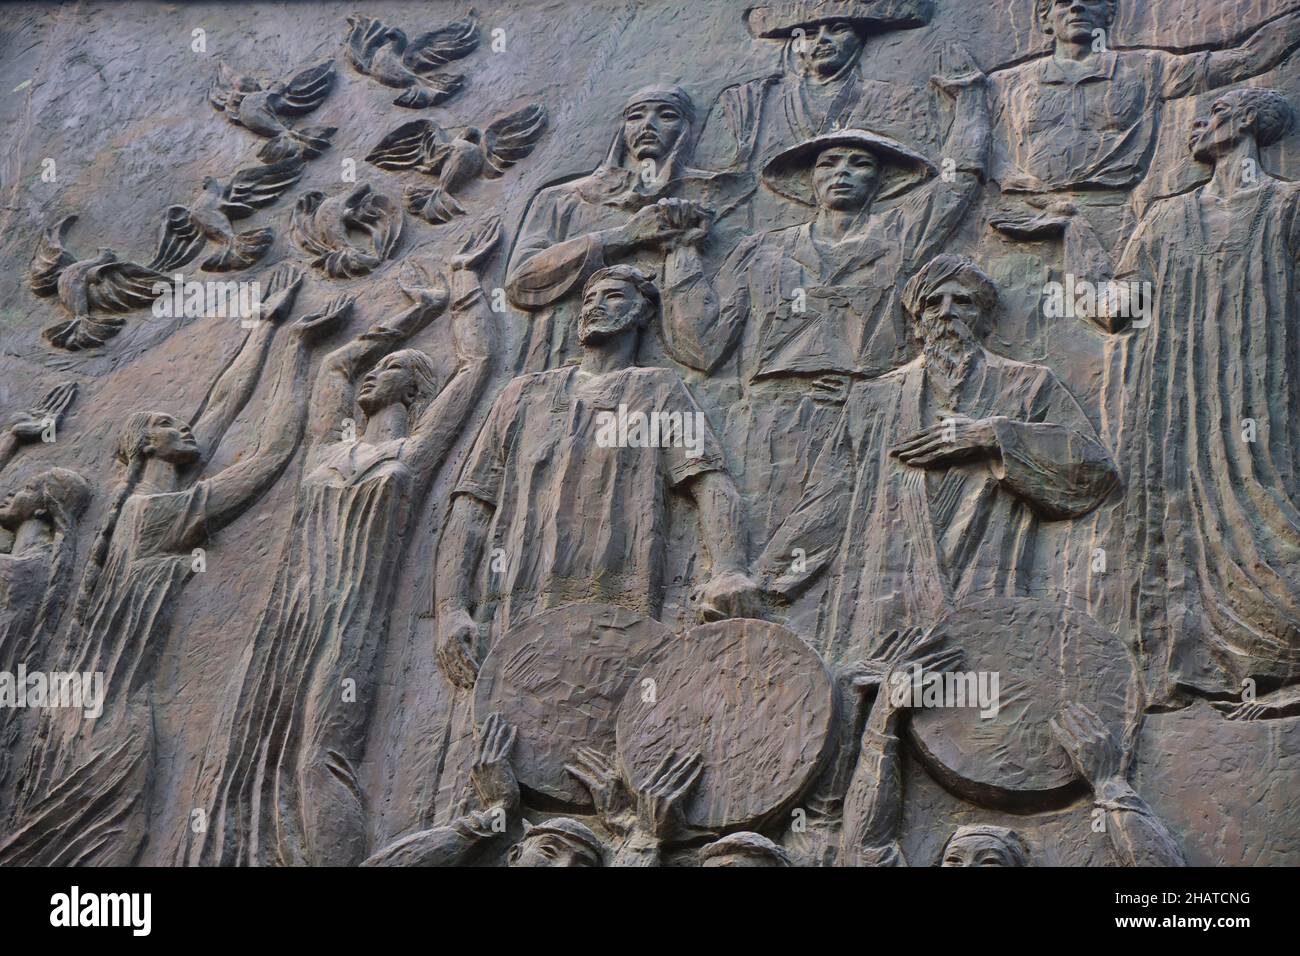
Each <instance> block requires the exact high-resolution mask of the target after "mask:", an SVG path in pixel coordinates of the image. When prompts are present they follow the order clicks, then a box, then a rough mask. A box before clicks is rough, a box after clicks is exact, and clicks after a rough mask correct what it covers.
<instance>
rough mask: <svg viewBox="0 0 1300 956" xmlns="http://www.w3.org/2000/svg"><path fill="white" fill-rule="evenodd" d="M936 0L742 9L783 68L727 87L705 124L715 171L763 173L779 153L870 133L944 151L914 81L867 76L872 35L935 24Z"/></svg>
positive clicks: (834, 0) (825, 0)
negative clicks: (776, 48) (851, 132)
mask: <svg viewBox="0 0 1300 956" xmlns="http://www.w3.org/2000/svg"><path fill="white" fill-rule="evenodd" d="M933 8H934V4H933V2H932V0H796V2H791V0H776V2H772V3H766V4H762V5H759V6H754V7H751V8H750V9H748V10H746V11H745V22H746V25H747V26H748V28H749V31H750V33H752V34H753V35H754V36H755V37H757V38H759V39H761V40H768V41H775V42H778V43H780V44H781V68H780V70H779V71H777V72H774V73H771V74H768V75H767V76H763V77H759V78H757V79H754V80H749V81H747V82H744V83H738V84H736V85H735V86H731V87H728V88H727V89H725V90H723V91H722V93H721V94H720V95H719V97H718V101H717V103H716V105H715V106H714V108H713V110H712V112H711V113H710V115H709V120H708V122H707V123H706V125H705V133H704V138H703V142H704V146H705V149H706V150H707V154H708V155H707V159H708V161H709V165H710V166H712V165H715V164H716V165H718V166H719V167H721V166H728V167H731V168H750V169H755V170H758V169H762V167H763V166H764V164H765V163H766V162H767V161H768V160H770V159H771V158H772V157H773V156H775V155H776V154H777V153H779V152H781V151H782V150H785V149H788V148H790V147H791V146H794V145H795V144H796V143H800V142H803V141H804V140H807V139H811V138H812V137H814V136H820V135H822V134H824V133H829V132H832V131H834V130H837V129H852V128H857V127H864V126H865V127H867V128H870V129H875V130H877V131H878V132H881V133H887V134H889V135H892V136H896V137H900V138H901V137H904V136H906V137H908V138H909V139H911V140H913V141H916V142H919V143H920V144H921V145H922V147H923V148H925V149H927V150H929V149H933V148H935V147H937V146H938V145H939V137H938V135H937V133H935V132H934V127H935V126H936V124H935V122H934V117H933V116H932V111H931V110H930V109H929V103H928V102H927V101H926V100H925V99H924V98H923V97H917V96H916V94H915V90H914V89H913V87H912V86H911V85H910V84H901V83H892V82H888V81H884V80H879V79H870V78H867V77H865V76H864V75H863V71H862V68H861V64H860V60H861V58H862V53H863V50H864V49H865V48H866V46H867V44H868V43H869V41H870V40H871V38H872V37H873V36H876V35H878V34H881V33H883V32H886V31H891V30H899V29H910V28H915V27H921V26H924V25H926V24H927V23H929V21H930V17H931V15H932V13H933Z"/></svg>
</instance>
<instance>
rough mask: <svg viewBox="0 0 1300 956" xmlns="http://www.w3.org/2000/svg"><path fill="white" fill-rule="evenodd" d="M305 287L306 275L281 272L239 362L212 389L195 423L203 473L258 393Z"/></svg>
mask: <svg viewBox="0 0 1300 956" xmlns="http://www.w3.org/2000/svg"><path fill="white" fill-rule="evenodd" d="M301 286H302V272H301V271H299V270H298V269H295V268H293V267H292V266H284V267H282V268H280V269H277V270H276V271H275V272H274V273H272V275H271V279H270V282H269V283H268V284H267V292H268V293H269V294H268V296H267V298H266V300H265V301H264V302H262V303H261V305H260V307H259V310H258V311H259V314H258V316H257V319H256V324H255V325H254V326H253V330H252V331H251V332H249V333H248V335H247V336H246V337H245V338H244V344H243V345H241V346H240V348H239V352H238V353H237V354H236V355H235V359H234V361H233V362H231V363H230V365H229V366H227V367H226V370H225V371H224V372H222V373H221V375H220V376H219V377H218V378H217V381H216V383H215V384H214V385H213V386H212V391H211V393H209V395H208V397H207V399H206V401H205V402H204V406H203V408H202V410H201V411H200V412H199V416H198V420H197V421H195V422H194V425H193V431H194V437H195V439H196V440H197V441H198V445H199V449H200V459H199V461H198V463H197V464H196V466H195V469H196V470H201V469H202V468H203V466H204V465H205V464H207V463H208V461H209V460H211V458H212V456H213V455H214V454H216V451H217V448H218V446H220V444H221V439H222V438H224V437H225V435H226V430H227V429H229V428H230V424H231V422H233V421H234V420H235V419H236V418H237V417H238V416H239V413H240V412H242V411H243V410H244V406H245V405H247V404H248V400H249V399H250V398H252V397H253V392H254V391H255V390H256V389H257V382H258V380H259V379H260V378H261V376H262V366H263V365H264V364H265V363H266V356H267V353H268V352H269V351H270V349H271V340H272V339H273V338H274V337H275V332H276V330H277V329H278V328H279V327H280V325H281V323H282V322H283V321H284V319H285V317H286V316H288V314H289V313H290V311H292V309H293V302H294V299H296V298H297V296H298V290H299V288H300V287H301Z"/></svg>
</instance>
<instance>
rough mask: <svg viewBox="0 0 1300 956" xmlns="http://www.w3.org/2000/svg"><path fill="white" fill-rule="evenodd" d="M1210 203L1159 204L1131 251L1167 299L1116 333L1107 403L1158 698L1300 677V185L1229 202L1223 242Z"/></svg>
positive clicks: (1126, 612) (1129, 586) (1130, 565)
mask: <svg viewBox="0 0 1300 956" xmlns="http://www.w3.org/2000/svg"><path fill="white" fill-rule="evenodd" d="M1203 197H1204V199H1203ZM1203 201H1206V202H1209V201H1214V200H1213V199H1212V198H1211V197H1208V196H1207V194H1206V193H1205V190H1204V189H1198V190H1196V191H1194V192H1191V193H1188V194H1186V195H1182V196H1176V197H1173V198H1170V199H1165V200H1161V201H1160V202H1158V203H1156V204H1154V205H1153V206H1152V207H1151V209H1150V210H1149V212H1148V214H1147V216H1146V217H1145V218H1144V219H1143V222H1142V223H1141V224H1140V225H1139V227H1138V231H1137V232H1136V233H1135V235H1134V237H1133V239H1132V240H1131V242H1130V244H1129V246H1128V248H1127V249H1126V251H1125V253H1124V257H1123V260H1122V262H1121V266H1120V272H1121V274H1123V275H1125V276H1127V277H1128V278H1131V279H1136V280H1146V281H1150V282H1151V283H1152V284H1153V295H1154V309H1153V312H1152V319H1151V324H1150V325H1149V326H1148V327H1146V328H1137V329H1131V330H1129V331H1127V332H1125V333H1123V334H1122V335H1120V336H1119V337H1117V338H1116V339H1115V340H1113V341H1112V345H1111V347H1112V354H1111V360H1112V363H1111V366H1110V368H1111V372H1110V382H1109V383H1108V387H1107V390H1106V393H1105V395H1104V401H1105V403H1106V409H1105V416H1104V417H1105V418H1106V419H1107V421H1109V422H1110V423H1112V426H1116V427H1118V428H1119V431H1118V433H1117V434H1116V437H1115V447H1116V448H1118V449H1119V453H1120V463H1121V469H1122V473H1123V476H1124V479H1125V482H1126V486H1127V487H1126V501H1125V504H1124V505H1123V506H1122V507H1123V509H1124V510H1123V512H1122V514H1123V519H1122V534H1121V536H1120V538H1121V540H1122V542H1123V545H1122V546H1123V548H1124V555H1123V558H1124V567H1125V571H1124V573H1125V586H1124V588H1123V593H1124V597H1125V600H1126V601H1127V604H1126V606H1125V608H1124V609H1123V611H1122V615H1123V620H1124V621H1125V622H1126V623H1127V625H1128V626H1130V627H1132V628H1133V629H1135V631H1136V635H1137V638H1138V640H1139V641H1140V644H1141V648H1142V650H1143V658H1144V663H1145V665H1146V668H1147V677H1148V684H1149V687H1148V691H1149V693H1150V694H1151V696H1153V697H1154V698H1156V699H1160V700H1163V699H1167V698H1168V696H1169V695H1170V694H1172V693H1173V692H1174V691H1175V690H1176V689H1177V688H1180V687H1182V688H1189V689H1192V690H1194V691H1198V692H1201V693H1205V694H1209V695H1236V694H1239V693H1241V690H1242V681H1243V680H1244V679H1245V678H1248V677H1249V678H1253V679H1255V680H1256V681H1258V682H1259V685H1260V690H1267V689H1269V687H1270V686H1277V685H1278V684H1280V683H1287V682H1292V681H1294V680H1295V679H1296V678H1297V676H1300V474H1297V468H1296V465H1297V457H1300V456H1298V455H1297V448H1300V294H1298V293H1297V286H1296V284H1295V282H1294V280H1293V279H1292V276H1293V274H1294V272H1295V266H1296V260H1297V257H1298V256H1300V186H1297V185H1296V184H1293V183H1285V182H1279V181H1276V180H1272V179H1269V178H1263V181H1262V183H1261V184H1260V185H1259V186H1258V187H1256V188H1253V189H1247V190H1243V191H1241V192H1239V193H1237V194H1236V195H1235V196H1234V197H1233V198H1230V199H1226V200H1220V202H1222V204H1223V205H1222V213H1223V221H1224V223H1225V224H1226V225H1225V227H1224V234H1222V235H1217V236H1215V235H1210V232H1209V230H1210V228H1211V227H1210V226H1209V225H1208V224H1207V223H1206V222H1205V221H1204V220H1203V219H1202V215H1201V203H1202V202H1203ZM1250 423H1253V428H1254V430H1255V433H1254V435H1253V436H1251V435H1248V429H1250V428H1251V427H1252V425H1251V424H1250Z"/></svg>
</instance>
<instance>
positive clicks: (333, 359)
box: [186, 220, 500, 866]
mask: <svg viewBox="0 0 1300 956" xmlns="http://www.w3.org/2000/svg"><path fill="white" fill-rule="evenodd" d="M499 236H500V226H499V224H498V223H497V222H496V221H495V220H493V221H492V222H490V223H489V224H488V225H487V226H486V227H485V228H484V229H482V230H480V231H479V232H478V233H477V234H475V235H473V236H471V237H470V239H469V240H468V242H467V243H466V246H465V248H463V249H462V250H461V254H460V255H459V256H457V257H456V258H455V259H453V261H452V279H451V291H452V297H453V302H452V310H453V315H454V318H453V328H452V332H453V339H454V344H455V348H456V353H457V358H458V360H459V368H458V369H457V371H456V372H455V373H454V374H453V375H452V377H451V379H450V380H449V381H448V382H447V383H446V385H445V387H441V385H440V383H439V382H438V381H437V378H438V374H437V370H436V369H435V367H434V366H433V363H432V362H431V361H430V360H429V358H428V357H427V356H426V355H425V354H424V353H423V352H420V351H417V350H415V349H404V350H402V351H399V352H393V353H392V354H388V353H390V352H391V351H392V349H393V347H394V346H395V345H396V344H397V343H399V342H401V341H403V340H405V339H407V338H409V337H410V336H412V335H414V334H416V333H417V332H419V331H420V330H421V329H422V328H424V327H425V326H426V325H427V324H428V323H429V322H430V321H432V319H433V318H434V317H435V316H436V315H437V314H438V313H439V312H440V311H441V310H442V308H443V306H444V305H445V303H446V295H445V293H444V292H437V293H435V292H431V291H429V290H419V291H418V292H417V291H409V290H408V295H411V296H412V298H413V299H414V301H415V305H414V306H413V307H412V308H411V309H409V310H407V311H406V312H404V313H403V314H402V315H400V316H398V317H397V318H395V319H393V320H391V321H390V322H387V323H384V324H379V325H376V326H375V327H373V328H372V329H370V330H369V331H367V332H365V333H363V334H362V335H361V336H359V337H358V338H357V339H355V340H354V341H352V342H350V343H349V344H347V345H345V346H343V347H342V348H340V349H338V350H336V351H335V352H333V353H331V354H330V355H329V356H327V357H326V359H325V360H324V362H323V364H322V366H321V370H320V372H319V375H318V378H317V380H316V385H315V388H314V389H313V392H312V396H311V402H310V407H311V420H312V425H311V437H310V442H311V444H310V447H309V450H308V452H307V461H306V465H305V467H304V468H303V477H302V479H301V480H300V483H299V488H298V495H297V500H296V501H295V504H294V512H293V519H292V521H291V524H290V529H289V537H288V540H287V541H286V542H285V546H284V551H283V555H282V558H281V560H280V568H279V573H278V576H277V578H276V582H275V586H274V588H273V589H272V592H271V600H270V603H269V604H268V605H267V607H266V609H265V610H264V611H263V613H262V616H261V618H260V619H259V621H258V623H257V626H256V628H255V629H254V631H253V634H252V637H251V639H250V641H249V643H248V647H247V651H246V653H245V657H244V662H243V666H242V667H241V668H240V669H239V671H238V672H237V673H236V675H235V677H234V678H233V680H232V682H231V685H230V687H229V690H228V694H227V704H226V707H225V709H224V711H223V716H222V718H221V720H220V721H219V723H218V726H217V728H216V729H215V731H214V733H213V735H212V737H211V739H210V741H209V744H208V748H207V752H206V754H205V756H204V760H203V765H202V767H201V768H200V772H199V777H198V782H197V784H196V795H195V805H196V806H206V807H209V808H210V812H209V814H208V820H209V826H208V828H207V829H206V832H204V833H202V834H192V835H191V836H192V839H191V843H190V845H189V846H188V847H187V848H186V855H187V857H188V860H189V862H190V863H191V864H199V865H202V864H220V865H241V864H243V865H285V866H292V865H304V864H317V865H356V864H359V863H360V862H361V861H362V860H363V859H364V858H365V857H366V840H367V830H366V810H365V802H364V799H363V796H362V788H361V783H360V781H359V779H358V766H359V764H360V762H361V759H362V756H363V755H364V751H365V740H366V730H367V727H368V724H369V718H370V713H371V709H372V706H373V698H374V696H375V690H376V688H375V680H374V678H375V673H374V671H375V667H376V664H377V659H378V656H379V654H378V652H379V650H380V647H381V646H382V643H383V641H384V638H385V636H386V634H387V632H388V624H389V610H390V608H391V606H392V603H393V588H394V585H395V583H396V578H397V575H396V568H397V564H398V561H399V559H400V556H401V553H402V549H403V545H404V542H405V539H406V534H407V531H408V529H409V527H410V523H411V521H412V519H413V518H414V517H415V516H417V515H418V509H419V506H420V503H421V501H422V500H423V496H424V494H425V492H427V490H428V489H429V487H430V486H431V485H432V483H433V478H434V476H435V475H436V474H437V470H438V466H439V465H440V464H441V462H442V460H443V459H444V458H445V457H446V455H447V453H448V452H449V451H450V449H451V447H452V445H453V443H454V442H455V440H456V437H457V436H458V435H459V434H460V430H461V429H462V428H463V427H464V425H465V423H466V422H467V421H468V420H469V417H470V412H471V411H472V409H473V406H474V404H475V402H476V401H477V400H478V397H479V396H480V395H481V394H482V391H483V388H484V386H485V385H486V383H487V380H488V377H489V373H490V364H491V358H492V355H493V352H494V343H495V339H496V335H495V331H494V329H493V318H492V314H491V310H490V309H489V307H488V304H487V301H486V299H485V297H484V295H483V291H482V289H481V288H480V285H479V276H478V273H479V271H480V270H481V268H482V266H483V264H484V263H486V261H487V260H488V258H489V257H490V255H491V253H492V250H493V249H494V248H495V246H496V244H497V242H498V240H499ZM385 356H387V357H386V358H385ZM380 359H383V360H382V361H380ZM376 363H378V364H376ZM367 370H370V371H369V374H366V375H365V378H364V380H363V381H362V382H361V384H360V388H359V389H358V388H357V380H358V378H360V377H361V376H362V374H363V373H365V372H366V371H367ZM358 405H359V406H360V409H361V411H362V412H363V413H364V415H365V416H366V418H367V423H366V427H365V429H364V431H363V432H361V433H360V434H358V435H357V436H356V437H352V436H351V435H347V434H344V435H343V436H342V437H340V435H339V426H340V423H343V422H345V421H348V420H352V419H353V417H354V416H355V415H356V414H357V413H356V411H355V410H354V409H355V408H356V407H357V406H358Z"/></svg>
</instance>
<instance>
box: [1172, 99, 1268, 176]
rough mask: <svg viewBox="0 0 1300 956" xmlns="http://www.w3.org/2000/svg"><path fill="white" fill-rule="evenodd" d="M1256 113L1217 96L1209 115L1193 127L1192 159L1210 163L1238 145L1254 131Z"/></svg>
mask: <svg viewBox="0 0 1300 956" xmlns="http://www.w3.org/2000/svg"><path fill="white" fill-rule="evenodd" d="M1255 120H1256V110H1255V108H1254V107H1251V106H1245V105H1242V104H1240V103H1237V102H1235V100H1234V98H1233V97H1232V96H1231V95H1229V96H1220V97H1219V98H1218V99H1217V100H1215V101H1214V105H1213V106H1211V107H1210V115H1209V116H1208V117H1206V118H1204V119H1198V120H1197V121H1196V122H1194V123H1193V124H1192V132H1191V136H1190V137H1189V139H1188V146H1189V147H1190V149H1191V151H1192V156H1193V157H1195V158H1196V159H1198V160H1200V161H1201V162H1203V163H1213V162H1214V161H1215V160H1217V159H1218V158H1219V157H1220V156H1223V155H1224V154H1226V153H1227V152H1228V151H1229V150H1230V149H1232V147H1234V146H1236V145H1237V144H1238V143H1239V142H1241V138H1242V137H1243V136H1245V135H1247V134H1248V133H1250V131H1251V130H1253V129H1254V128H1255Z"/></svg>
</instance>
